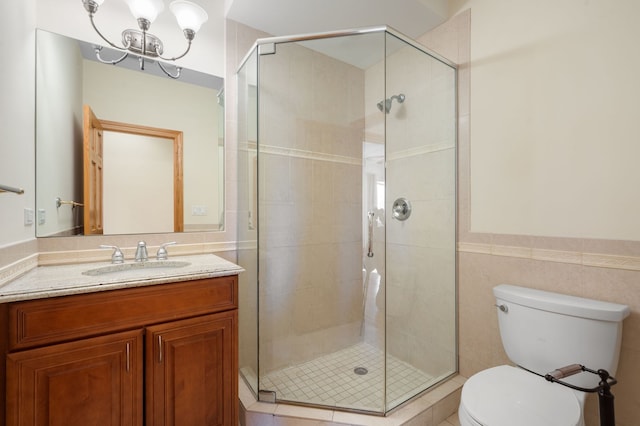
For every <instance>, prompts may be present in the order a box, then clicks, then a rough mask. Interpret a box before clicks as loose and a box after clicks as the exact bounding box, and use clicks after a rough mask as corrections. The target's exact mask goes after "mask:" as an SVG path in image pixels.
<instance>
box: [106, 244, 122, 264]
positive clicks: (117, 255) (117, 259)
mask: <svg viewBox="0 0 640 426" xmlns="http://www.w3.org/2000/svg"><path fill="white" fill-rule="evenodd" d="M100 248H110V249H113V254H112V255H111V263H124V254H122V250H120V248H119V247H118V246H108V245H104V244H101V245H100Z"/></svg>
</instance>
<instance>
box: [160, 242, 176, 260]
mask: <svg viewBox="0 0 640 426" xmlns="http://www.w3.org/2000/svg"><path fill="white" fill-rule="evenodd" d="M175 243H176V242H175V241H172V242H170V243H164V244H160V248H159V249H158V253H156V259H157V260H167V258H168V257H169V253H167V248H166V247H167V246H172V245H174V244H175Z"/></svg>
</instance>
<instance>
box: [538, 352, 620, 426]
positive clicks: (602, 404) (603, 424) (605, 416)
mask: <svg viewBox="0 0 640 426" xmlns="http://www.w3.org/2000/svg"><path fill="white" fill-rule="evenodd" d="M583 371H586V372H588V373H592V374H595V375H597V376H599V377H600V383H598V386H596V387H594V388H583V387H580V386H575V385H572V384H571V383H567V382H564V381H562V380H560V379H563V378H565V377H569V376H572V375H574V374H577V373H581V372H583ZM544 378H545V379H546V380H548V381H550V382H552V383H558V384H561V385H563V386H566V387H568V388H571V389H575V390H579V391H581V392H588V393H596V392H597V393H598V404H599V411H600V426H615V424H616V416H615V412H614V409H613V400H614V397H613V394H612V393H611V386H613V385H615V384H616V383H618V381H617V380H616V378H615V377H612V376H610V375H609V373H608V372H607V371H606V370H602V369H600V370H591V369H589V368H587V367H585V366H584V365H580V364H572V365H568V366H566V367H562V368H559V369H557V370H554V371H552V372H551V373H548V374H546V375H545V376H544Z"/></svg>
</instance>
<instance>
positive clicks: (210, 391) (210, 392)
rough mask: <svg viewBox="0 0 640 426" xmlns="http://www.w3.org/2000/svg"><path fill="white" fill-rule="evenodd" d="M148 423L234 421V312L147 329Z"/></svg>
mask: <svg viewBox="0 0 640 426" xmlns="http://www.w3.org/2000/svg"><path fill="white" fill-rule="evenodd" d="M146 339H147V341H146V345H147V346H146V348H147V355H146V386H147V387H146V390H147V393H146V408H145V410H146V423H147V424H148V425H153V426H161V425H166V426H174V425H175V426H186V425H197V426H217V425H225V426H237V425H238V350H237V347H238V321H237V310H232V311H227V312H222V313H219V314H213V315H206V316H201V317H197V318H192V319H188V320H182V321H175V322H171V323H167V324H161V325H157V326H153V327H148V328H147V335H146Z"/></svg>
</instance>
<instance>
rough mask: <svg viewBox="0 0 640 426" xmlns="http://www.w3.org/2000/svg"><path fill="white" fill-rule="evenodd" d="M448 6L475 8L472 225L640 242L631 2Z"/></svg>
mask: <svg viewBox="0 0 640 426" xmlns="http://www.w3.org/2000/svg"><path fill="white" fill-rule="evenodd" d="M456 3H457V5H458V6H457V7H458V9H459V10H461V9H465V8H467V7H471V9H472V11H473V18H472V25H471V61H472V67H471V81H472V85H471V89H470V90H471V92H470V95H471V100H472V102H471V110H470V112H471V115H472V116H473V124H472V126H471V128H470V132H471V138H472V140H473V143H472V144H471V147H470V150H471V156H472V158H473V163H472V167H471V169H470V172H471V198H470V202H471V212H470V219H471V222H470V227H471V230H472V231H474V232H495V233H503V234H520V235H538V236H552V237H574V238H599V239H612V240H629V241H638V240H640V226H638V217H640V197H638V194H637V192H635V191H633V190H632V188H633V184H632V182H638V181H640V168H638V167H637V159H638V158H640V144H638V143H637V141H636V138H635V137H634V135H635V133H636V132H637V129H636V122H637V116H638V108H637V100H638V98H639V97H640V85H638V84H637V76H638V74H640V56H638V55H636V54H635V51H636V49H637V43H636V41H637V40H638V38H639V37H640V29H639V28H638V26H637V25H636V20H635V17H637V16H638V15H640V3H639V2H637V1H635V0H619V1H615V2H609V1H602V0H601V1H589V2H584V1H580V0H569V1H562V2H557V1H554V0H540V1H535V2H531V1H526V0H516V1H505V0H482V1H479V0H478V1H476V0H468V1H458V2H456ZM496 212H499V213H500V214H496Z"/></svg>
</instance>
